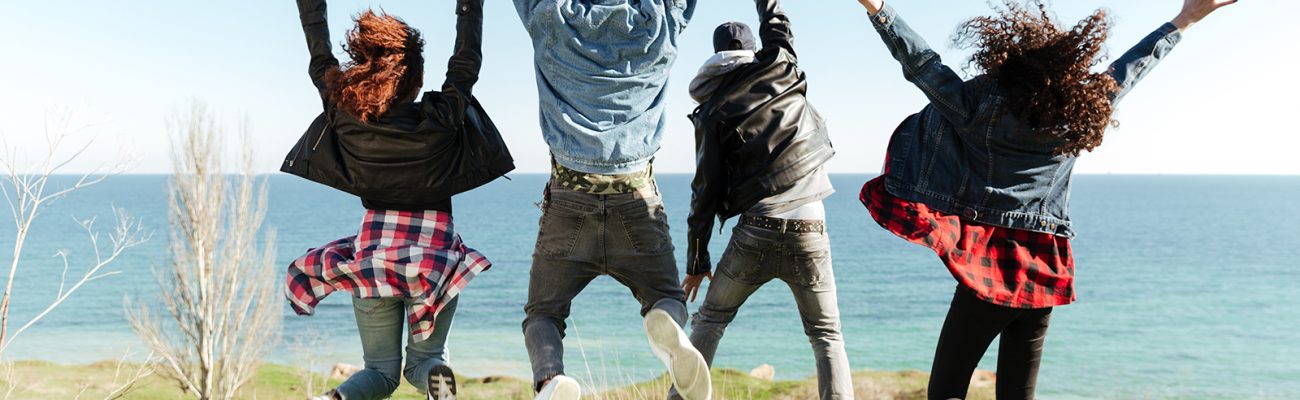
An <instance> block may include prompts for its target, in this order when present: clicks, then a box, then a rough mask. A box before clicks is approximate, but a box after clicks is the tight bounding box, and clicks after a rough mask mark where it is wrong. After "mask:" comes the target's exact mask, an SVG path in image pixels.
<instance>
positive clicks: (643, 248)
mask: <svg viewBox="0 0 1300 400" xmlns="http://www.w3.org/2000/svg"><path fill="white" fill-rule="evenodd" d="M619 218H620V219H621V220H622V222H623V231H624V232H626V233H627V240H628V242H631V243H632V249H633V250H635V251H636V252H637V254H644V255H659V254H664V253H671V252H672V251H673V240H672V236H670V235H669V233H668V213H666V212H664V206H663V204H662V203H657V202H656V203H650V204H649V205H648V206H647V207H646V208H645V209H644V210H643V209H641V208H637V209H635V210H631V211H623V212H620V213H619Z"/></svg>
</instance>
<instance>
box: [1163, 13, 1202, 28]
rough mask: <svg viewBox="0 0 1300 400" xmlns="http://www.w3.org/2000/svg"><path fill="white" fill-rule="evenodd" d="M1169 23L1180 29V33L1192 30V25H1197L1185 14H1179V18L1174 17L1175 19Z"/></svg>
mask: <svg viewBox="0 0 1300 400" xmlns="http://www.w3.org/2000/svg"><path fill="white" fill-rule="evenodd" d="M1169 23H1171V24H1174V26H1175V27H1177V28H1178V31H1179V32H1183V31H1186V30H1187V28H1191V27H1192V25H1195V24H1196V22H1194V21H1192V19H1191V18H1189V17H1187V16H1186V15H1183V14H1178V16H1177V17H1174V19H1173V20H1171V21H1169Z"/></svg>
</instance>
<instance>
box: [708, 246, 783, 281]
mask: <svg viewBox="0 0 1300 400" xmlns="http://www.w3.org/2000/svg"><path fill="white" fill-rule="evenodd" d="M718 271H719V272H722V273H723V274H726V275H727V277H730V278H731V279H735V280H736V281H737V282H741V283H748V284H753V285H757V284H762V283H764V282H767V281H768V280H770V279H771V278H772V273H770V271H768V270H767V268H764V265H763V251H762V250H759V249H756V248H752V247H751V245H749V244H746V243H742V242H740V241H738V240H736V238H734V237H733V238H732V239H731V242H730V243H728V244H727V250H726V251H725V252H724V253H722V260H719V261H718Z"/></svg>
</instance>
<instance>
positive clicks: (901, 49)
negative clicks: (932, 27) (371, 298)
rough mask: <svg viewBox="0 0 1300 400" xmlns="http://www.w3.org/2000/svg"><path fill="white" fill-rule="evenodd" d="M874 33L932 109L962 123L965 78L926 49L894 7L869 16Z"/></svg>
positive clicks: (965, 114)
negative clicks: (932, 105) (882, 41)
mask: <svg viewBox="0 0 1300 400" xmlns="http://www.w3.org/2000/svg"><path fill="white" fill-rule="evenodd" d="M871 23H872V25H875V28H876V32H877V33H879V34H880V37H881V38H882V39H884V41H885V46H886V47H888V48H889V52H890V53H892V54H893V56H894V59H896V60H898V62H899V63H900V64H902V66H903V77H904V78H907V80H908V81H909V82H912V84H914V85H916V87H917V88H919V89H921V92H923V93H925V97H927V98H928V99H929V100H930V103H931V104H934V106H935V108H937V109H938V110H939V112H940V113H941V114H942V115H943V116H944V118H946V119H948V121H949V122H950V123H952V124H953V125H955V126H965V125H966V121H967V120H969V119H970V116H971V110H970V109H969V107H967V105H966V104H967V102H966V99H965V94H964V90H963V89H964V86H965V81H964V80H962V78H961V77H960V76H958V75H957V72H956V71H953V70H952V68H949V67H948V66H947V65H944V64H943V60H942V59H941V58H940V57H939V53H936V52H935V51H934V50H933V49H931V48H930V45H929V44H927V43H926V42H925V39H922V38H921V36H920V35H919V34H917V33H916V31H913V30H912V28H911V27H910V26H908V25H907V23H906V22H903V20H902V19H900V18H899V17H898V14H897V13H896V12H895V11H894V8H893V7H891V6H890V5H889V3H885V6H884V8H882V9H881V10H880V12H878V13H876V15H873V16H871Z"/></svg>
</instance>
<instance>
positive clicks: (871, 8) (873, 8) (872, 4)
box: [858, 0, 885, 15]
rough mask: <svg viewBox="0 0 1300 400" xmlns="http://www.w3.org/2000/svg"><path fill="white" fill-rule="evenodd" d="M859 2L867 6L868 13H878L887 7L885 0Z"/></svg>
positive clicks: (863, 0)
mask: <svg viewBox="0 0 1300 400" xmlns="http://www.w3.org/2000/svg"><path fill="white" fill-rule="evenodd" d="M858 3H859V4H862V6H863V7H866V8H867V13H869V14H871V15H876V13H878V12H880V9H881V8H884V7H885V0H858Z"/></svg>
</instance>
